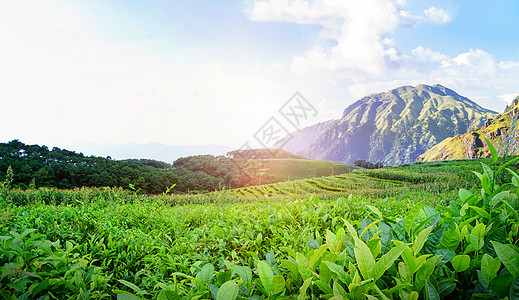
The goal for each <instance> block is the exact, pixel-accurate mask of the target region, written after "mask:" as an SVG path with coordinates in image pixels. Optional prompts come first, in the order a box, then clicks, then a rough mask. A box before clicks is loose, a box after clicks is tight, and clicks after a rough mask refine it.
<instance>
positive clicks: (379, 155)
mask: <svg viewBox="0 0 519 300" xmlns="http://www.w3.org/2000/svg"><path fill="white" fill-rule="evenodd" d="M496 115H497V113H496V112H494V111H492V110H488V109H485V108H482V107H481V106H479V105H477V104H476V103H475V102H473V101H471V100H470V99H468V98H466V97H463V96H460V95H459V94H457V93H456V92H454V91H453V90H451V89H448V88H446V87H444V86H441V85H433V86H429V85H418V86H416V87H412V86H402V87H399V88H396V89H393V90H390V91H388V92H385V93H378V94H372V95H369V96H366V97H364V98H362V99H360V100H358V101H356V102H355V103H353V104H352V105H350V106H348V107H347V108H346V109H345V110H344V113H343V115H342V117H341V119H339V120H330V121H327V122H324V123H319V124H316V125H313V126H310V127H307V128H304V129H302V130H299V131H297V132H294V133H292V138H290V139H289V140H287V139H283V140H280V141H278V143H277V144H276V145H275V148H283V149H285V150H288V151H290V152H293V153H295V154H298V155H302V156H305V157H307V158H311V159H318V160H330V161H336V162H341V163H346V164H352V163H353V162H354V161H355V160H359V159H367V160H369V161H371V162H383V163H384V164H386V165H398V164H403V163H411V162H414V161H415V160H416V159H417V158H418V156H420V155H421V154H423V153H424V152H425V151H427V150H428V149H430V148H431V147H433V146H434V145H436V144H437V143H439V142H440V141H442V140H444V139H445V138H448V137H452V136H454V135H456V134H460V133H465V132H467V131H468V130H471V129H474V128H478V127H480V126H482V125H484V124H485V122H486V121H487V119H489V118H493V117H495V116H496Z"/></svg>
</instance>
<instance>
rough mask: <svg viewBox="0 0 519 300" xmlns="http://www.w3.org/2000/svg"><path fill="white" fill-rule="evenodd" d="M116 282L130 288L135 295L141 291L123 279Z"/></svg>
mask: <svg viewBox="0 0 519 300" xmlns="http://www.w3.org/2000/svg"><path fill="white" fill-rule="evenodd" d="M117 281H119V282H120V283H122V284H124V285H125V286H127V287H129V288H131V289H132V290H134V291H135V292H137V293H138V292H140V291H141V289H140V288H139V287H138V286H136V285H135V284H133V283H131V282H128V281H126V280H124V279H119V280H117Z"/></svg>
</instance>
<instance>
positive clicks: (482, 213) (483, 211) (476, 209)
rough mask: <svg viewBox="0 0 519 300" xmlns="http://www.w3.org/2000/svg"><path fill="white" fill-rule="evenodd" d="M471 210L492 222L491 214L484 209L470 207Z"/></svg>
mask: <svg viewBox="0 0 519 300" xmlns="http://www.w3.org/2000/svg"><path fill="white" fill-rule="evenodd" d="M469 208H470V209H473V210H475V211H476V212H477V213H478V215H480V216H482V217H483V218H486V219H487V220H490V214H489V213H488V212H487V211H486V210H484V209H482V208H481V207H477V206H469Z"/></svg>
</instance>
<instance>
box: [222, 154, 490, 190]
mask: <svg viewBox="0 0 519 300" xmlns="http://www.w3.org/2000/svg"><path fill="white" fill-rule="evenodd" d="M485 161H487V160H485V159H480V160H459V161H445V162H435V163H419V164H411V165H402V166H398V167H388V168H383V169H377V170H366V169H360V168H356V169H354V170H353V172H352V173H345V174H337V175H335V176H321V177H315V178H309V179H302V180H294V181H290V182H278V183H274V184H264V185H257V186H249V187H243V188H238V189H230V190H226V191H222V192H218V193H215V195H226V196H238V197H259V198H263V197H265V196H269V197H272V196H296V195H305V194H312V193H315V194H318V195H321V196H322V195H326V194H350V193H353V194H358V195H364V196H377V197H386V196H392V195H397V194H399V193H405V192H409V191H427V192H434V193H436V194H438V193H444V192H450V191H456V190H457V189H459V188H470V185H468V184H465V182H467V181H469V180H472V179H475V178H476V176H475V175H474V174H472V173H471V172H470V171H475V170H479V168H480V167H481V165H480V162H485Z"/></svg>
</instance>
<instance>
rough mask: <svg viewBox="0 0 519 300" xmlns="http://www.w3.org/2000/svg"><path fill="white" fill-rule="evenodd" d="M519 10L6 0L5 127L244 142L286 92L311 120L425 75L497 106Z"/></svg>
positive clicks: (508, 85) (384, 3)
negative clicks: (307, 107) (311, 111)
mask: <svg viewBox="0 0 519 300" xmlns="http://www.w3.org/2000/svg"><path fill="white" fill-rule="evenodd" d="M517 16H519V2H518V1H511V0H510V1H500V0H498V1H468V0H466V1H449V0H438V1H425V0H423V1H411V0H408V1H404V0H365V1H355V0H340V1H339V0H326V1H305V0H264V1H255V0H247V1H224V0H219V1H199V0H195V1H154V0H149V1H96V0H94V1H59V0H38V1H36V0H35V1H18V0H1V1H0V38H2V39H3V41H2V47H0V81H1V82H2V85H3V88H2V89H0V99H2V106H3V109H2V110H1V111H0V128H2V129H1V130H0V141H2V142H6V141H9V140H12V139H20V140H21V141H23V142H25V143H37V144H46V145H50V146H60V147H67V145H71V144H73V143H77V142H97V143H125V142H141V143H143V142H149V141H154V142H159V143H163V144H170V145H173V144H207V143H215V144H224V145H228V146H231V147H239V146H241V145H242V144H243V143H244V142H246V141H249V140H251V139H252V136H253V135H254V133H255V132H256V131H257V130H258V129H259V128H261V126H263V125H264V124H265V122H267V120H269V119H270V118H271V117H274V118H277V119H279V120H280V121H283V119H282V117H281V116H280V115H279V112H278V109H279V108H280V107H281V106H282V105H283V104H284V103H285V101H287V100H288V99H289V98H290V97H291V96H292V95H293V94H294V93H295V92H296V91H299V92H301V94H302V95H304V97H305V98H306V99H307V100H308V101H309V102H310V103H311V104H312V105H313V106H314V107H315V108H316V109H317V111H318V112H319V113H318V114H317V116H315V117H312V118H309V119H308V120H307V122H306V123H305V125H309V124H313V123H316V122H318V121H324V120H328V119H332V118H338V117H340V116H341V114H342V111H343V110H344V109H345V108H346V107H347V106H348V105H349V104H351V103H353V102H354V101H355V100H357V99H359V98H361V97H363V96H365V95H367V94H369V93H375V92H383V91H387V90H389V89H391V88H396V87H398V86H401V85H417V84H421V83H425V84H435V83H439V84H442V85H445V86H447V87H449V88H452V89H454V90H455V91H457V92H458V93H460V94H461V95H464V96H467V97H469V98H471V99H472V100H474V101H476V102H477V103H478V104H480V105H481V106H483V107H486V108H490V109H493V110H496V111H502V110H503V109H504V107H505V106H506V104H507V101H510V100H512V99H513V98H514V97H515V96H517V95H519V39H518V38H517V37H519V18H518V17H517ZM301 126H303V125H301ZM286 127H287V128H290V130H293V129H296V128H292V127H290V126H289V125H286Z"/></svg>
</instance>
